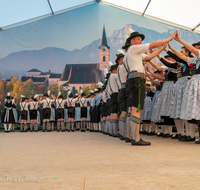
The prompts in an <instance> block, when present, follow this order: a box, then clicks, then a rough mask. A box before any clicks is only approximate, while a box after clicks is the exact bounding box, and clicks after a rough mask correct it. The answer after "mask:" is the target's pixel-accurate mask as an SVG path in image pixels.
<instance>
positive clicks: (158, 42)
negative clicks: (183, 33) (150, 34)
mask: <svg viewBox="0 0 200 190" xmlns="http://www.w3.org/2000/svg"><path fill="white" fill-rule="evenodd" d="M176 34H177V31H175V32H174V33H173V34H171V36H170V37H169V38H167V39H164V40H159V41H155V42H152V43H150V45H149V49H154V48H157V47H160V46H162V45H164V44H166V43H168V42H169V41H171V40H173V38H174V37H175V35H176Z"/></svg>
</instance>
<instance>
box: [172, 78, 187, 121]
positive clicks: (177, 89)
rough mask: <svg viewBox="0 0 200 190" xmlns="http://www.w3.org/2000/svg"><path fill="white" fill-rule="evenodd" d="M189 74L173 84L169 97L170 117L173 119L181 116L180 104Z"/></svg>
mask: <svg viewBox="0 0 200 190" xmlns="http://www.w3.org/2000/svg"><path fill="white" fill-rule="evenodd" d="M189 78H191V77H190V76H185V77H181V78H179V79H178V80H177V82H176V83H175V84H174V90H173V93H172V98H171V105H170V117H171V118H174V119H180V116H181V105H182V101H183V95H184V92H185V88H186V86H187V83H188V81H189Z"/></svg>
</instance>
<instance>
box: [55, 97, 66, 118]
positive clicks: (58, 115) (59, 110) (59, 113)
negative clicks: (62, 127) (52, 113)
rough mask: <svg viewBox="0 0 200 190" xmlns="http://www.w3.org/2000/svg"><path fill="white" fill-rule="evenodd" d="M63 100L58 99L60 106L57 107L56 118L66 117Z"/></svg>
mask: <svg viewBox="0 0 200 190" xmlns="http://www.w3.org/2000/svg"><path fill="white" fill-rule="evenodd" d="M62 102H63V100H62V101H61V103H59V101H57V104H58V108H57V109H56V119H64V109H63V108H62V107H61V104H62Z"/></svg>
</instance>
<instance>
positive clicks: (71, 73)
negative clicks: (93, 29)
mask: <svg viewBox="0 0 200 190" xmlns="http://www.w3.org/2000/svg"><path fill="white" fill-rule="evenodd" d="M109 61H110V47H109V46H108V43H107V38H106V30H105V24H104V25H103V32H102V38H101V44H100V46H99V63H80V64H66V65H65V68H64V70H63V72H62V74H61V77H60V79H59V81H58V84H59V85H63V86H64V88H65V89H66V90H68V89H70V90H71V89H72V88H73V87H74V88H75V89H76V90H79V88H80V87H82V86H83V85H84V84H85V85H91V84H92V83H95V84H96V83H98V82H99V81H101V82H104V80H105V77H104V70H105V68H107V71H108V70H109Z"/></svg>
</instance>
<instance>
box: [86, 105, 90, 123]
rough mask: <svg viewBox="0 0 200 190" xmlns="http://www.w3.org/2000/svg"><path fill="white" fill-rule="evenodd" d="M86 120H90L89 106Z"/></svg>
mask: <svg viewBox="0 0 200 190" xmlns="http://www.w3.org/2000/svg"><path fill="white" fill-rule="evenodd" d="M86 121H90V106H87V118H86Z"/></svg>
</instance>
